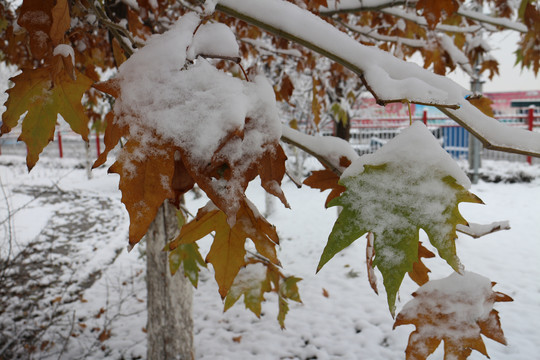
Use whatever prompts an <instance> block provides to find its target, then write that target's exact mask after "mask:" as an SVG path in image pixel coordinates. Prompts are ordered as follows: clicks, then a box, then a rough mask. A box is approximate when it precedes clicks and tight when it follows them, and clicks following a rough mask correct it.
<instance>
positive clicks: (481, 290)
mask: <svg viewBox="0 0 540 360" xmlns="http://www.w3.org/2000/svg"><path fill="white" fill-rule="evenodd" d="M492 287H493V284H492V283H490V281H489V280H488V279H486V278H484V277H483V276H480V275H478V274H474V273H470V272H465V273H464V274H463V275H459V274H457V273H454V274H452V275H450V276H449V277H447V278H445V279H441V280H434V281H433V280H432V281H430V282H428V283H427V284H426V285H423V286H422V287H420V288H419V289H418V290H417V291H416V292H415V293H413V297H414V298H413V299H412V300H411V301H409V302H408V303H407V304H405V306H404V307H403V309H402V311H401V312H400V313H399V314H398V316H397V317H396V321H395V323H394V328H395V327H396V326H399V325H406V324H412V325H415V326H416V330H415V331H413V332H412V333H411V335H410V337H409V343H408V345H407V349H406V350H405V354H406V359H407V360H412V359H415V360H416V359H426V358H427V357H428V356H429V355H430V354H432V353H433V352H434V351H435V349H436V348H437V347H438V345H439V344H440V343H441V341H444V352H445V359H446V358H452V359H459V360H464V359H467V358H468V357H469V355H470V354H471V353H472V350H477V351H478V352H480V353H482V354H483V355H485V356H487V357H489V356H488V354H487V350H486V347H485V344H484V341H483V340H482V337H481V335H482V334H483V335H485V336H487V337H489V338H491V339H493V340H495V341H498V342H500V343H502V344H506V340H505V339H504V334H503V332H502V329H501V324H500V321H499V317H498V313H497V311H496V310H494V309H491V310H490V308H491V307H492V306H493V304H494V303H495V302H497V301H512V299H511V298H510V297H509V296H507V295H505V294H502V293H498V292H494V291H493V290H492Z"/></svg>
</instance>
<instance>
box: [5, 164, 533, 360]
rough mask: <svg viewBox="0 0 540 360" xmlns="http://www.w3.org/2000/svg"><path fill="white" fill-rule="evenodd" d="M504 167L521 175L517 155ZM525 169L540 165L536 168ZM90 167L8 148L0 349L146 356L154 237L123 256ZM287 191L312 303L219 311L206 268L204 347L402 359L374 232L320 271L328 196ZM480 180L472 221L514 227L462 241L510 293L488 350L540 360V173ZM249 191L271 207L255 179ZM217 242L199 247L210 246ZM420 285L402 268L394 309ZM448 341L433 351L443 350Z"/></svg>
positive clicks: (122, 217) (232, 354)
mask: <svg viewBox="0 0 540 360" xmlns="http://www.w3.org/2000/svg"><path fill="white" fill-rule="evenodd" d="M497 167H499V168H500V169H499V170H500V172H501V173H505V172H506V173H508V172H512V171H514V172H515V170H513V169H512V168H513V167H514V165H508V164H504V165H498V166H497ZM490 171H492V172H497V169H496V168H495V167H494V166H491V170H490ZM519 171H525V172H527V173H529V174H533V175H534V176H537V175H538V174H540V171H539V169H538V168H533V169H531V170H530V171H528V170H527V169H525V170H519ZM93 175H94V178H93V179H92V180H87V178H86V173H85V171H84V169H82V166H81V165H80V164H79V162H78V161H77V160H74V159H71V160H70V159H63V160H58V159H48V158H44V159H42V160H41V161H40V162H39V163H38V165H37V166H36V168H35V169H34V170H32V172H31V173H30V174H27V173H26V167H25V165H24V158H23V157H20V156H6V155H3V156H0V180H1V185H2V186H1V187H2V189H1V190H2V192H0V251H1V255H2V259H4V260H5V259H7V258H8V255H9V259H10V262H9V263H6V262H5V261H3V262H2V263H0V265H1V269H0V281H1V287H0V358H10V357H13V356H14V354H15V353H17V354H25V356H24V357H21V358H28V357H29V358H36V359H38V358H44V359H83V358H84V359H103V358H108V359H133V358H135V359H142V358H145V347H146V343H145V342H146V336H145V332H144V327H145V325H146V310H145V306H146V290H145V279H144V274H145V264H144V256H143V254H144V251H142V250H143V249H144V244H143V245H142V246H138V248H136V249H134V251H132V252H130V253H127V251H126V244H127V214H126V212H125V210H124V209H123V206H122V205H121V203H120V194H119V192H118V191H117V181H118V180H117V177H116V175H107V174H106V169H104V168H102V169H97V170H96V171H94V173H93ZM254 185H255V184H254ZM284 190H285V193H286V196H287V198H288V200H289V202H290V204H291V207H292V210H287V209H282V208H281V207H280V206H279V205H278V204H277V203H276V209H277V211H276V213H275V214H273V215H272V216H271V217H270V218H269V220H270V221H271V222H272V223H274V224H275V225H276V226H277V228H278V232H279V234H280V237H281V241H282V243H281V250H280V259H281V262H282V264H283V267H284V272H285V273H286V274H289V275H295V276H299V277H301V278H303V280H302V281H301V282H300V283H299V287H300V293H301V296H302V300H303V303H302V304H296V303H291V310H290V312H289V315H288V316H287V319H286V327H287V328H286V330H283V331H282V330H280V328H279V324H278V323H277V321H276V319H275V318H276V315H277V301H276V300H277V299H276V298H275V297H273V296H268V301H267V302H266V303H265V304H264V305H263V315H262V317H261V319H257V318H256V317H255V316H254V315H253V314H252V313H251V312H248V311H247V310H245V309H244V308H243V305H242V303H238V304H236V305H235V306H234V307H233V308H231V309H230V310H229V311H228V312H226V313H223V312H222V309H223V304H222V302H221V300H220V297H219V295H218V292H217V286H216V285H215V282H214V280H213V274H212V273H211V270H205V271H203V273H202V275H201V281H200V284H199V289H198V290H197V291H196V292H195V301H194V322H195V346H196V358H197V359H258V360H259V359H268V360H274V359H302V360H304V359H396V360H397V359H404V349H405V347H406V344H407V339H408V335H409V333H410V332H411V331H412V330H413V327H412V326H401V327H399V328H397V329H396V330H392V325H393V320H392V317H391V316H390V314H389V312H388V308H387V304H386V296H385V294H384V290H383V289H380V292H381V295H380V296H377V295H376V294H374V293H373V291H372V290H371V288H370V287H369V285H368V282H367V278H366V269H365V260H364V258H365V248H364V246H365V242H364V240H359V241H357V242H356V243H355V244H353V245H352V246H351V247H349V248H348V249H346V250H345V251H343V253H341V254H339V255H338V256H336V258H334V259H333V260H331V261H330V262H329V263H328V264H327V265H326V266H325V268H324V269H323V270H322V271H321V272H320V273H319V274H318V275H315V268H316V265H317V262H318V260H319V256H320V254H321V252H322V249H323V247H324V245H325V243H326V238H327V236H328V234H329V232H330V229H331V227H332V225H333V222H334V220H335V218H336V210H335V209H330V210H325V209H324V206H323V204H324V199H325V197H326V194H321V193H319V192H318V191H316V190H313V189H309V188H305V189H300V190H299V189H296V187H295V186H294V185H293V184H292V183H291V182H289V181H286V182H285V184H284ZM472 190H473V192H474V193H475V194H477V195H478V196H480V197H481V198H482V199H483V200H484V202H485V203H486V205H485V206H482V205H471V204H466V205H463V206H462V207H461V209H462V213H463V214H464V215H465V218H467V219H468V220H469V221H471V222H477V223H487V222H492V221H498V220H509V221H510V225H511V227H512V229H511V230H509V231H503V232H499V233H495V234H491V235H488V236H485V237H483V238H480V239H472V238H469V237H467V236H465V235H460V237H459V239H458V244H457V246H458V252H459V256H460V258H461V260H462V262H463V263H464V264H465V266H466V268H467V270H470V271H474V272H477V273H479V274H481V275H484V276H486V277H489V278H490V279H491V280H492V281H496V282H497V285H496V287H495V290H496V291H501V292H503V293H506V294H508V295H510V296H512V297H513V298H514V302H512V303H497V304H496V309H497V310H499V312H500V316H501V322H502V327H503V329H504V331H505V334H506V337H507V340H508V344H509V345H508V346H502V345H500V344H498V343H496V342H494V341H491V340H489V339H485V343H486V346H487V350H488V353H489V354H490V356H491V358H492V359H512V360H514V359H515V360H518V359H537V358H538V354H539V350H540V329H539V328H538V324H539V323H540V282H539V281H538V280H539V279H540V265H538V264H539V258H540V236H539V235H538V234H540V201H539V200H540V177H538V176H537V177H536V178H535V179H533V180H532V182H530V183H516V184H506V183H503V182H500V183H485V182H481V183H480V184H478V185H477V186H474V187H473V189H472ZM248 195H249V197H250V198H251V199H252V201H253V202H254V203H255V204H256V205H257V206H258V207H259V209H260V210H261V211H264V195H263V193H262V192H261V191H260V189H259V188H258V186H251V187H250V188H249V189H248ZM205 201H206V200H205V199H193V195H192V194H190V195H188V201H187V204H188V206H189V208H190V209H191V210H192V211H193V212H196V209H197V208H198V207H199V206H201V205H203V204H204V203H205ZM9 212H11V214H12V215H13V216H12V217H10V218H9V217H8V213H9ZM424 244H425V242H424ZM208 246H209V242H208V241H203V242H202V244H201V247H202V250H203V251H205V249H208ZM426 263H427V265H428V267H430V268H431V269H432V271H433V273H432V278H442V277H446V276H447V275H449V274H450V272H451V269H450V268H449V267H448V266H447V265H446V264H445V263H443V262H442V261H441V260H431V259H428V260H426ZM380 283H381V281H380ZM416 288H417V286H416V285H415V284H414V283H413V282H412V281H411V280H409V279H408V278H406V280H405V282H404V284H403V286H402V289H401V291H400V298H401V299H400V302H398V311H399V309H400V308H401V307H402V306H403V304H404V303H405V302H406V301H407V300H408V299H410V293H412V292H413V291H414V290H416ZM325 295H326V296H325ZM439 350H440V349H439ZM439 350H438V351H437V352H436V354H434V355H433V356H432V357H431V358H430V359H442V352H441V351H439ZM10 354H11V355H10ZM482 358H484V357H483V356H482V355H480V354H479V353H473V356H471V359H482Z"/></svg>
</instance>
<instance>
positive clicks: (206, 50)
mask: <svg viewBox="0 0 540 360" xmlns="http://www.w3.org/2000/svg"><path fill="white" fill-rule="evenodd" d="M197 55H207V56H210V57H211V56H212V55H214V56H222V57H230V58H235V57H238V56H239V52H238V43H237V42H236V37H235V36H234V34H233V33H232V31H231V28H229V27H228V26H227V25H225V24H221V23H207V24H204V25H202V26H200V27H199V29H198V30H197V32H196V33H195V35H194V36H193V41H192V43H191V45H190V46H189V49H188V53H187V57H188V59H190V60H193V59H195V58H196V57H197Z"/></svg>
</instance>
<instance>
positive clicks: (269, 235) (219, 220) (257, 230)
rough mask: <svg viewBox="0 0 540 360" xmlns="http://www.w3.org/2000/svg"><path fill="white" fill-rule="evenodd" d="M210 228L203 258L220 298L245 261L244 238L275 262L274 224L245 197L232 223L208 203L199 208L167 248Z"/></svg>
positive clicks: (206, 232) (225, 292)
mask: <svg viewBox="0 0 540 360" xmlns="http://www.w3.org/2000/svg"><path fill="white" fill-rule="evenodd" d="M211 232H215V236H214V242H213V243H212V246H211V248H210V252H209V253H208V255H207V257H206V262H209V263H211V264H212V266H213V267H214V271H215V278H216V282H217V283H218V285H219V293H220V295H221V297H222V298H225V296H227V293H228V292H229V289H230V287H231V285H232V283H233V281H234V279H235V277H236V275H237V274H238V272H239V271H240V269H241V268H242V267H243V266H245V265H246V261H245V259H244V257H245V255H246V250H245V247H244V244H245V242H246V239H247V238H250V239H251V240H253V243H254V244H255V248H256V249H257V251H258V252H259V254H261V255H263V256H264V257H266V258H267V259H268V260H269V261H270V262H272V263H273V264H276V265H279V260H278V259H277V255H276V248H275V246H276V244H278V242H279V238H278V236H277V233H276V229H275V227H274V226H273V225H271V224H270V223H268V222H267V221H266V220H265V219H264V218H263V217H262V216H261V215H260V214H259V213H258V211H257V210H256V209H255V207H254V205H253V204H251V203H250V202H249V201H248V200H247V199H245V198H244V199H243V201H242V203H241V205H240V209H239V211H238V214H237V220H236V223H235V225H234V226H233V227H230V226H229V223H228V222H227V216H226V215H225V213H224V212H223V211H221V210H219V209H218V208H217V207H215V205H214V204H212V203H209V204H208V205H206V206H205V207H203V208H201V209H200V210H199V212H198V213H197V217H196V218H195V219H194V220H192V221H191V222H189V223H187V224H186V225H184V226H183V227H182V229H181V230H180V235H178V237H177V238H176V239H175V240H173V241H172V242H171V243H170V244H169V250H174V249H175V248H176V247H177V246H178V245H180V244H190V243H193V242H195V241H197V240H199V239H201V238H203V237H205V236H206V235H208V234H210V233H211Z"/></svg>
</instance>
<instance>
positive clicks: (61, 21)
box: [49, 0, 75, 60]
mask: <svg viewBox="0 0 540 360" xmlns="http://www.w3.org/2000/svg"><path fill="white" fill-rule="evenodd" d="M51 15H52V25H51V30H50V32H49V34H50V36H51V40H52V42H53V45H54V46H56V45H58V44H61V43H62V41H63V40H64V34H65V33H66V31H68V30H69V28H70V26H71V18H70V16H69V5H68V2H67V0H57V1H56V5H54V7H53V8H52V11H51ZM74 60H75V59H74Z"/></svg>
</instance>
